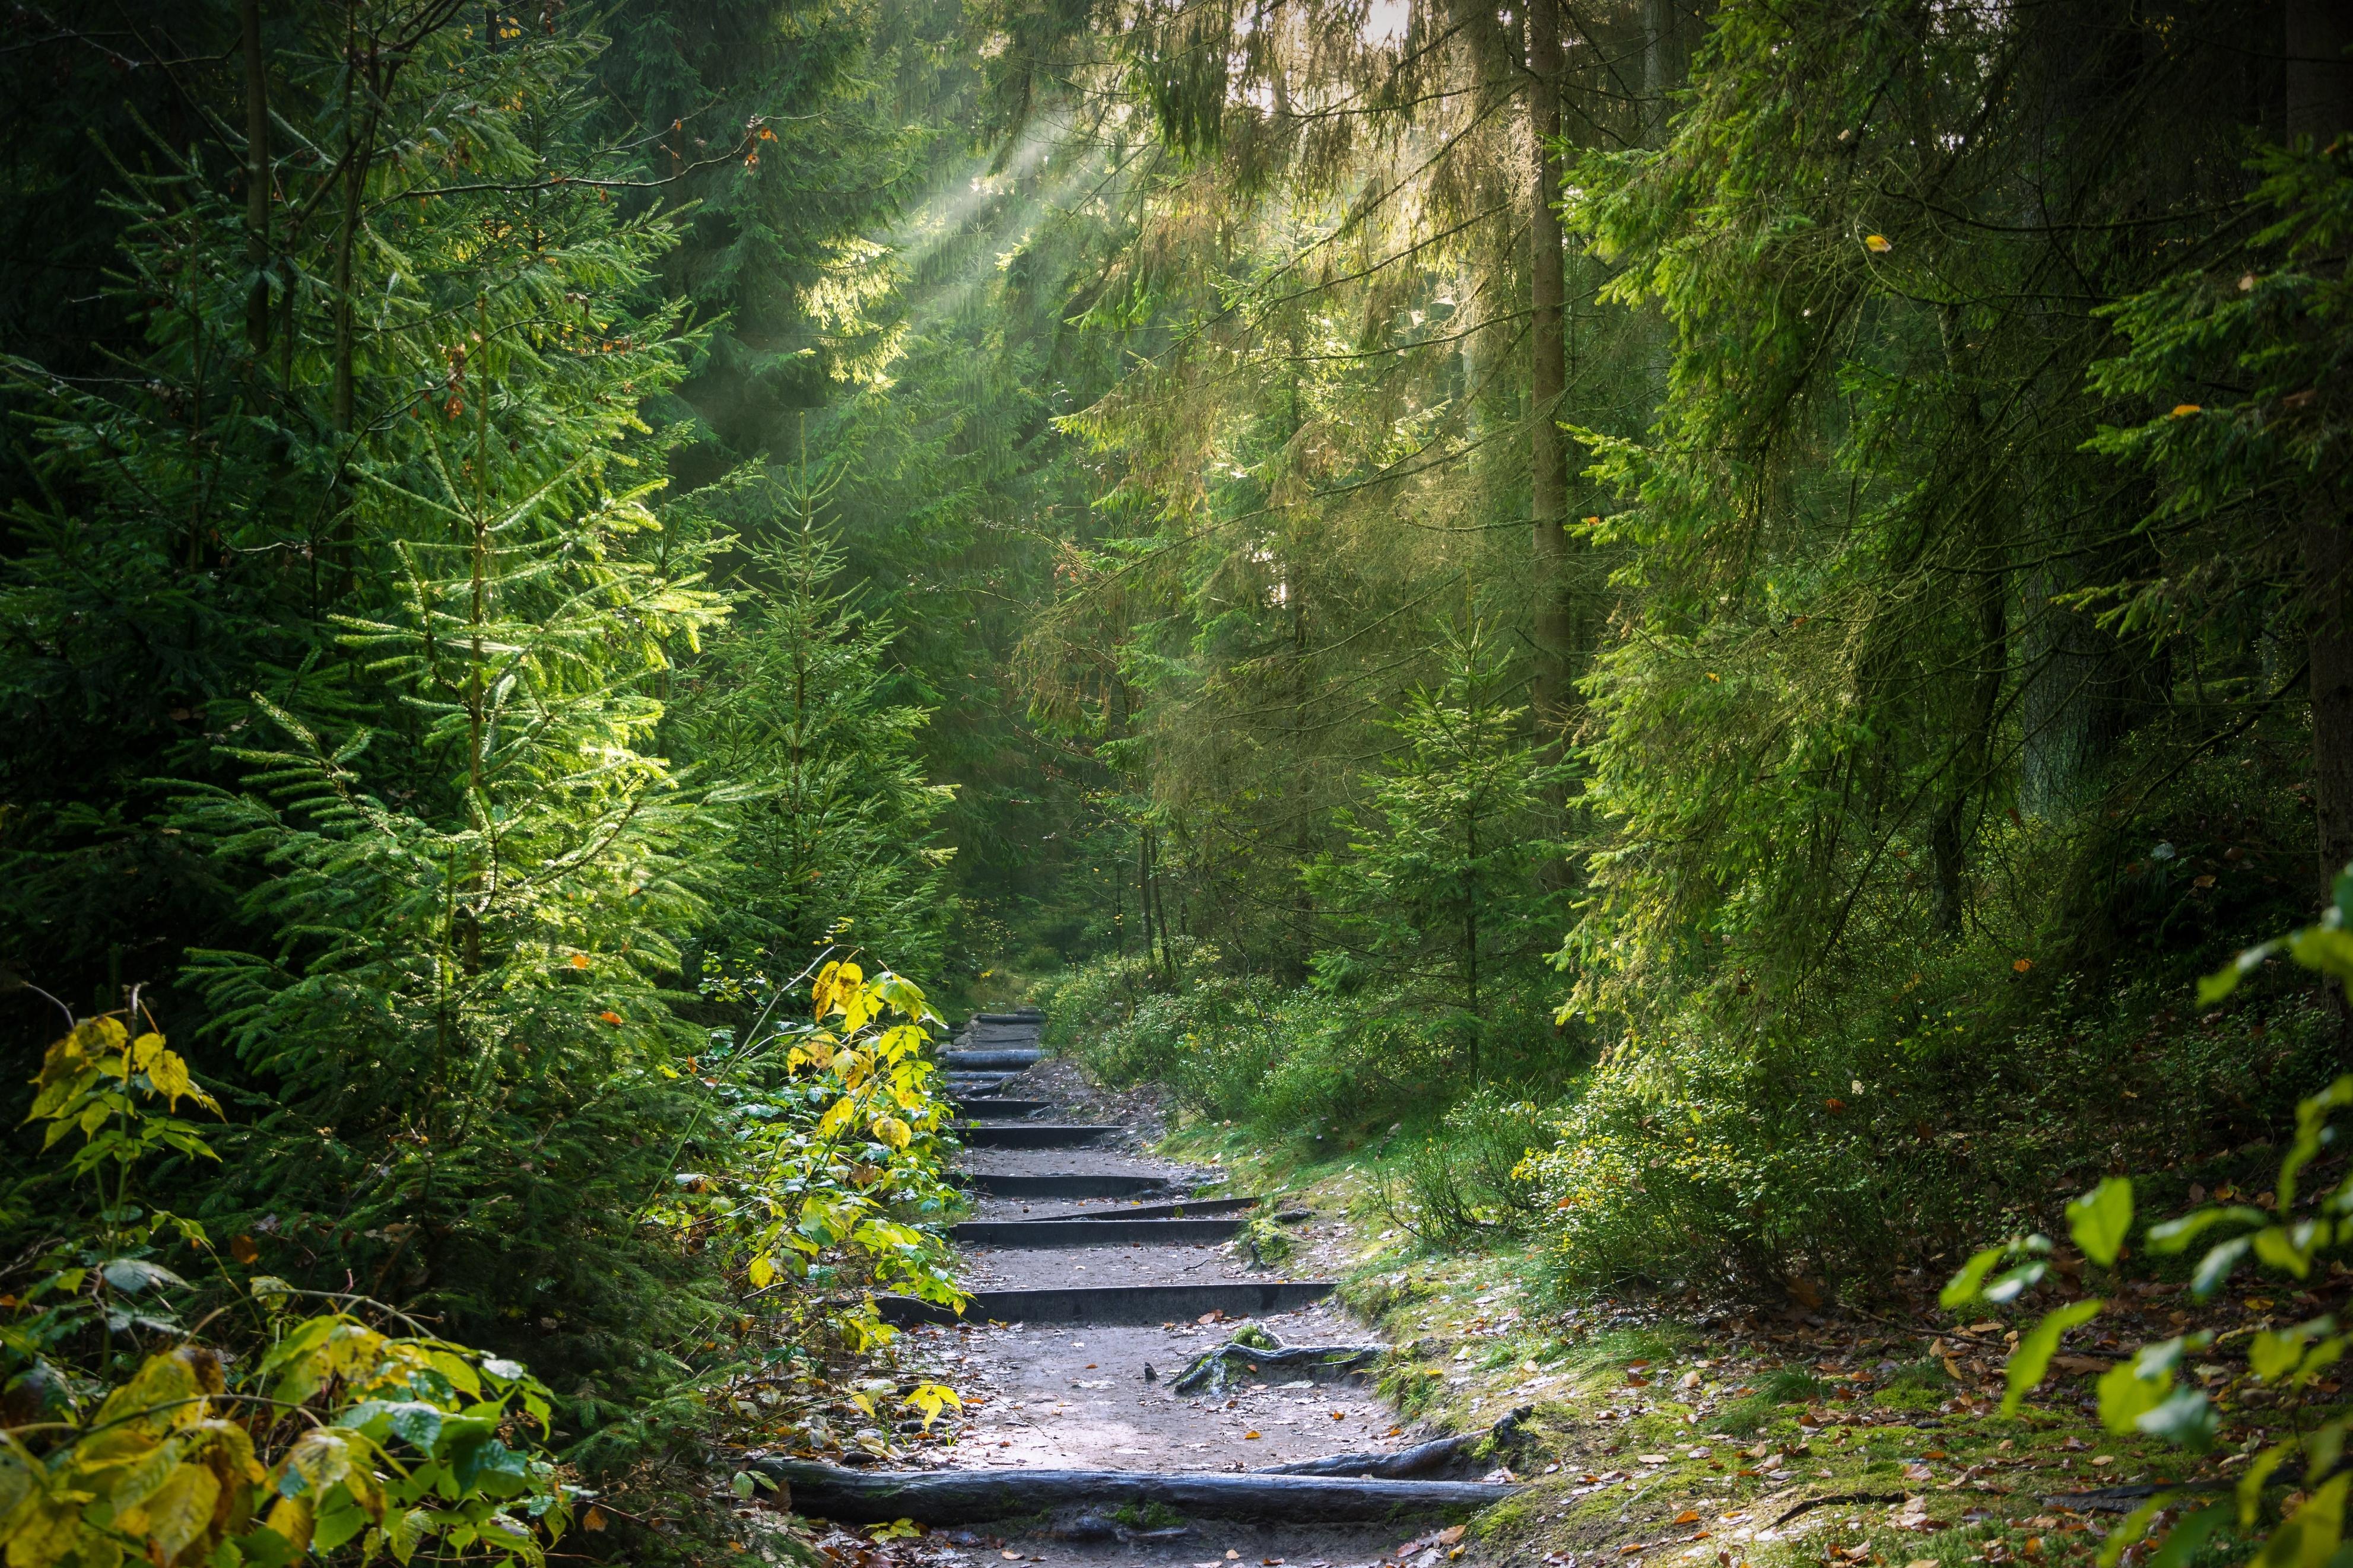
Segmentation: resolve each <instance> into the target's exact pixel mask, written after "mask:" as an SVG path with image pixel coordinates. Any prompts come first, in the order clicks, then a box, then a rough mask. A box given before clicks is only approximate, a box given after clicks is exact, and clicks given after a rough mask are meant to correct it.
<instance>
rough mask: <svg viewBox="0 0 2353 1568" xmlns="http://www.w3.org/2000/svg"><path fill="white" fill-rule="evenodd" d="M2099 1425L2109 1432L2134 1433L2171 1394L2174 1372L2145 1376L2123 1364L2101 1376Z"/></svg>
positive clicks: (2134, 1367) (2128, 1363) (2136, 1369)
mask: <svg viewBox="0 0 2353 1568" xmlns="http://www.w3.org/2000/svg"><path fill="white" fill-rule="evenodd" d="M2099 1386H2100V1425H2101V1426H2105V1427H2106V1428H2107V1429H2108V1430H2109V1431H2111V1432H2116V1433H2126V1432H2132V1431H2137V1430H2138V1428H2139V1426H2140V1418H2141V1417H2142V1416H2143V1415H2147V1414H2148V1413H2149V1412H2150V1411H2152V1410H2154V1409H2156V1408H2157V1407H2158V1405H2159V1404H2160V1403H2162V1402H2163V1400H2164V1398H2165V1396H2166V1395H2167V1394H2170V1393H2171V1392H2172V1391H2173V1371H2172V1369H2171V1368H2170V1367H2168V1368H2165V1369H2163V1370H2162V1371H2161V1372H2159V1373H2158V1375H2157V1376H2156V1377H2154V1378H2151V1377H2148V1376H2145V1375H2144V1374H2143V1373H2142V1371H2141V1369H2140V1368H2139V1367H2138V1366H2137V1365H2136V1364H2135V1363H2133V1362H2123V1363H2119V1364H2117V1365H2116V1366H2112V1367H2110V1368H2109V1369H2108V1370H2107V1371H2106V1372H2104V1373H2101V1374H2100V1385H2099Z"/></svg>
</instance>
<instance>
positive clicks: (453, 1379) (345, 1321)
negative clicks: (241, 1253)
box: [0, 1016, 572, 1568]
mask: <svg viewBox="0 0 2353 1568" xmlns="http://www.w3.org/2000/svg"><path fill="white" fill-rule="evenodd" d="M34 1082H35V1084H36V1085H37V1093H36V1096H35V1099H34V1103H33V1110H32V1111H31V1113H30V1115H29V1116H28V1117H27V1120H28V1121H47V1123H48V1124H49V1136H48V1139H47V1145H48V1146H50V1147H54V1146H55V1145H56V1144H57V1143H58V1142H59V1141H60V1140H61V1138H62V1137H63V1136H65V1135H67V1134H69V1133H70V1132H73V1131H80V1132H81V1134H82V1135H83V1138H84V1142H83V1144H82V1147H81V1148H80V1150H79V1151H77V1153H76V1156H75V1158H74V1159H73V1160H71V1161H69V1168H70V1169H72V1170H73V1171H74V1172H76V1173H100V1172H101V1170H102V1167H104V1166H106V1165H111V1166H113V1167H114V1168H115V1175H116V1180H115V1182H114V1183H113V1184H112V1186H111V1190H109V1191H108V1192H107V1194H106V1196H107V1198H108V1200H109V1206H108V1207H107V1208H105V1209H104V1210H103V1211H102V1212H101V1214H100V1216H99V1219H100V1224H99V1227H98V1228H97V1229H95V1230H94V1231H92V1232H91V1233H90V1235H88V1236H86V1237H70V1238H69V1239H68V1240H67V1241H66V1242H65V1243H64V1244H63V1246H62V1247H61V1248H59V1249H58V1250H59V1251H61V1252H63V1253H66V1254H72V1255H78V1256H79V1258H82V1259H87V1261H83V1262H75V1261H73V1259H72V1258H64V1259H61V1258H59V1257H58V1256H57V1255H55V1254H53V1255H52V1256H51V1257H50V1258H44V1259H42V1260H41V1261H40V1263H39V1264H38V1265H37V1268H40V1269H47V1270H48V1271H47V1273H45V1274H42V1275H40V1276H39V1277H37V1279H35V1280H34V1282H33V1284H32V1285H31V1286H30V1288H28V1289H26V1290H25V1291H24V1292H23V1294H22V1295H21V1296H12V1297H11V1298H10V1300H9V1312H10V1318H9V1321H7V1322H6V1323H5V1324H0V1369H5V1374H6V1376H7V1400H8V1404H9V1407H10V1410H11V1412H12V1424H11V1425H10V1426H8V1427H7V1429H6V1430H5V1432H0V1540H5V1541H6V1542H8V1555H9V1559H10V1561H11V1562H12V1563H24V1564H27V1565H28V1568H48V1565H50V1564H59V1563H63V1564H80V1565H84V1568H93V1565H99V1564H115V1563H121V1562H123V1561H124V1560H125V1558H126V1555H139V1556H143V1557H145V1558H147V1559H148V1560H150V1561H153V1562H156V1563H213V1564H221V1563H261V1564H269V1565H273V1568H274V1565H278V1564H283V1563H291V1562H294V1561H296V1560H297V1559H299V1558H301V1557H302V1556H303V1555H304V1554H305V1553H307V1552H315V1553H317V1554H318V1555H319V1556H320V1557H322V1558H325V1557H330V1556H332V1555H335V1554H337V1553H338V1552H341V1551H342V1549H343V1548H344V1547H345V1546H346V1545H347V1544H350V1543H353V1542H356V1543H357V1546H356V1555H357V1558H358V1559H359V1560H363V1561H364V1560H366V1559H370V1558H374V1557H375V1556H376V1555H378V1554H379V1553H380V1552H389V1553H390V1554H391V1555H392V1557H393V1558H394V1559H395V1560H396V1561H397V1562H400V1563H406V1562H408V1561H409V1560H410V1559H411V1558H412V1557H413V1556H414V1555H415V1554H416V1553H417V1552H418V1551H420V1550H429V1551H433V1552H439V1551H441V1550H445V1549H446V1550H450V1551H455V1552H461V1553H471V1552H475V1551H480V1552H481V1553H483V1554H484V1555H486V1556H487V1557H489V1558H491V1559H492V1560H497V1561H505V1562H518V1561H520V1562H525V1563H542V1562H543V1561H544V1560H545V1557H546V1549H547V1546H548V1545H549V1544H550V1543H552V1542H554V1541H555V1540H557V1539H559V1538H560V1537H561V1536H562V1535H563V1533H564V1531H565V1527H566V1526H567V1525H568V1524H569V1522H570V1520H571V1509H572V1494H570V1493H568V1492H567V1489H565V1487H564V1485H563V1484H562V1483H561V1482H559V1481H558V1479H556V1476H555V1470H554V1465H553V1463H552V1462H551V1461H550V1460H548V1459H547V1458H545V1457H543V1456H542V1455H540V1454H538V1453H537V1452H535V1451H534V1449H533V1447H521V1448H518V1447H510V1444H511V1443H512V1442H514V1441H516V1440H517V1439H518V1436H519V1435H521V1434H523V1433H525V1432H527V1431H528V1430H529V1429H530V1428H533V1427H535V1428H536V1429H537V1432H538V1434H539V1435H540V1436H544V1435H545V1433H546V1432H547V1429H548V1416H549V1414H550V1411H551V1408H552V1406H551V1403H550V1400H549V1396H548V1394H547V1390H546V1389H545V1388H543V1386H541V1384H539V1383H538V1382H537V1381H536V1380H534V1379H533V1378H532V1377H531V1375H530V1374H529V1373H526V1372H525V1371H524V1370H523V1368H522V1367H521V1366H519V1365H517V1364H515V1363H512V1362H509V1361H503V1360H501V1359H499V1358H497V1357H494V1356H490V1357H486V1356H483V1355H481V1354H480V1353H479V1352H474V1351H471V1350H469V1349H467V1348H466V1347H465V1346H463V1345H459V1344H456V1343H452V1342H448V1341H446V1340H442V1339H438V1338H434V1337H429V1336H421V1335H420V1336H410V1337H394V1336H389V1335H386V1334H385V1333H383V1332H381V1331H378V1330H376V1329H375V1328H372V1327H370V1326H369V1325H368V1324H367V1323H366V1322H364V1321H362V1320H361V1318H360V1317H358V1316H357V1315H355V1314H354V1313H353V1312H352V1311H348V1310H343V1311H334V1312H329V1313H325V1314H321V1315H316V1316H311V1317H298V1316H296V1315H295V1313H294V1311H293V1308H294V1306H295V1303H296V1302H297V1301H298V1300H300V1299H301V1297H303V1296H304V1295H306V1294H309V1293H308V1292H302V1291H298V1290H296V1289H294V1287H292V1286H291V1285H289V1284H288V1283H287V1282H286V1281H284V1280H282V1279H274V1278H270V1277H269V1276H258V1277H255V1278H253V1279H251V1280H250V1281H249V1286H248V1292H249V1302H248V1305H249V1306H250V1307H251V1309H252V1310H254V1312H255V1315H256V1316H257V1317H258V1318H259V1319H260V1320H261V1323H262V1329H263V1332H262V1335H261V1344H260V1346H259V1349H258V1352H257V1353H254V1354H249V1355H247V1356H243V1357H239V1358H237V1366H238V1371H237V1376H236V1380H235V1383H234V1384H232V1382H231V1380H230V1378H229V1377H228V1375H227V1372H226V1370H225V1367H224V1364H223V1358H222V1357H221V1355H220V1354H219V1353H217V1352H216V1351H214V1350H213V1349H211V1348H210V1347H208V1346H207V1345H206V1344H205V1343H204V1342H203V1341H202V1340H200V1339H199V1338H197V1337H196V1336H195V1334H193V1333H191V1332H190V1331H187V1330H185V1329H184V1328H182V1327H181V1326H180V1325H179V1324H178V1323H177V1322H175V1321H172V1320H171V1318H170V1317H169V1315H168V1313H165V1312H163V1311H161V1310H160V1309H158V1308H156V1307H154V1306H153V1305H150V1304H147V1303H144V1302H142V1301H141V1300H139V1299H140V1298H141V1296H142V1293H151V1294H153V1295H156V1296H160V1295H162V1294H164V1292H165V1291H167V1290H174V1289H177V1290H185V1289H187V1285H186V1281H185V1280H183V1279H180V1278H179V1277H178V1276H177V1275H175V1274H174V1273H173V1272H172V1271H171V1270H170V1269H168V1268H164V1267H162V1266H161V1265H160V1264H157V1263H155V1262H153V1260H152V1255H153V1250H154V1249H153V1247H149V1246H148V1245H147V1243H148V1242H149V1240H150V1239H151V1238H152V1237H153V1236H154V1235H155V1233H156V1232H157V1231H158V1230H159V1229H160V1228H161V1227H162V1226H163V1225H164V1224H165V1223H167V1222H168V1223H170V1224H172V1225H173V1226H174V1228H175V1229H176V1230H177V1231H178V1233H179V1235H180V1237H181V1238H182V1239H183V1240H185V1241H189V1242H193V1243H195V1244H197V1245H199V1246H203V1245H205V1244H206V1237H205V1235H204V1231H203V1229H202V1227H201V1226H196V1225H195V1224H194V1223H193V1222H190V1221H186V1220H177V1219H175V1218H174V1216H173V1215H164V1214H157V1215H142V1213H141V1211H140V1210H139V1209H137V1208H136V1207H134V1206H133V1205H132V1204H131V1202H130V1191H131V1184H132V1173H133V1170H134V1168H135V1167H136V1166H137V1165H139V1164H140V1163H142V1157H143V1156H145V1155H147V1154H149V1153H152V1152H155V1151H157V1150H159V1149H170V1150H174V1151H176V1152H180V1153H183V1154H188V1153H195V1154H204V1155H209V1154H210V1153H211V1150H210V1148H209V1147H208V1146H207V1145H206V1143H205V1142H204V1141H203V1140H202V1139H201V1138H200V1137H198V1136H197V1135H196V1133H195V1130H194V1129H193V1128H191V1127H189V1126H188V1125H187V1124H185V1123H183V1122H179V1121H176V1120H175V1119H174V1118H173V1117H172V1116H171V1115H170V1110H171V1108H172V1107H173V1106H174V1104H175V1103H176V1102H177V1101H178V1100H180V1099H182V1098H184V1097H185V1098H192V1099H195V1100H197V1101H198V1102H199V1103H203V1104H206V1105H211V1104H212V1103H213V1100H212V1097H211V1095H210V1094H208V1093H207V1092H206V1090H205V1089H202V1088H201V1087H199V1086H198V1085H197V1084H196V1083H195V1081H194V1079H192V1078H191V1076H190V1075H189V1072H188V1069H187V1064H186V1063H185V1061H184V1060H183V1059H182V1058H180V1057H179V1056H178V1054H177V1053H175V1052H174V1051H172V1050H171V1049H169V1047H167V1046H166V1045H165V1044H164V1037H163V1036H162V1035H161V1034H159V1033H157V1032H155V1031H153V1030H152V1029H151V1030H149V1031H148V1032H146V1033H144V1034H142V1035H141V1036H140V1037H138V1038H136V1039H132V1037H130V1035H129V1033H128V1031H127V1030H126V1029H125V1027H124V1026H123V1024H122V1021H121V1019H120V1018H118V1017H115V1016H101V1017H98V1018H92V1019H88V1020H84V1021H82V1022H80V1023H78V1024H76V1025H75V1026H73V1028H72V1029H71V1030H69V1032H68V1034H67V1035H66V1036H65V1037H63V1038H61V1039H59V1040H58V1041H57V1042H56V1043H55V1044H53V1045H52V1046H51V1047H49V1050H48V1053H47V1058H45V1060H44V1061H43V1064H42V1070H41V1073H40V1076H39V1077H38V1078H37V1079H35V1080H34ZM159 1099H160V1100H163V1101H164V1110H163V1111H161V1112H157V1111H154V1110H150V1109H149V1108H148V1106H147V1105H146V1104H145V1103H144V1102H146V1101H150V1100H159ZM61 1262H62V1263H63V1264H64V1265H65V1266H60V1263H61ZM85 1289H87V1291H88V1295H87V1298H86V1299H85V1295H84V1292H85ZM343 1299H344V1300H347V1301H349V1300H357V1299H355V1298H349V1297H346V1298H343ZM101 1309H102V1310H101ZM92 1330H98V1331H99V1332H98V1333H96V1334H93V1333H92V1332H91V1331H92ZM118 1335H122V1336H128V1337H129V1339H130V1341H131V1342H133V1343H135V1342H136V1341H137V1340H138V1339H139V1338H140V1337H142V1336H148V1335H153V1336H157V1337H161V1338H169V1339H176V1340H178V1341H179V1343H178V1344H177V1346H176V1347H175V1348H173V1349H171V1350H167V1351H160V1352H153V1353H148V1354H146V1355H144V1356H143V1357H139V1356H133V1355H129V1354H124V1353H121V1352H117V1351H116V1350H115V1348H114V1347H115V1345H116V1343H117V1340H116V1336H118ZM92 1348H95V1349H96V1351H97V1353H96V1354H95V1355H94V1356H92V1357H90V1359H89V1360H88V1361H87V1362H86V1363H84V1364H79V1365H77V1364H76V1363H75V1361H74V1359H73V1356H74V1352H76V1351H88V1350H90V1349H92ZM118 1362H121V1363H127V1375H125V1376H123V1377H121V1380H120V1381H119V1382H117V1381H114V1379H113V1378H112V1377H111V1375H110V1374H111V1373H112V1372H113V1371H114V1370H115V1364H116V1363H118ZM26 1411H29V1412H31V1413H33V1414H35V1415H42V1416H47V1417H48V1418H47V1419H33V1420H23V1419H14V1416H15V1415H16V1413H18V1412H26Z"/></svg>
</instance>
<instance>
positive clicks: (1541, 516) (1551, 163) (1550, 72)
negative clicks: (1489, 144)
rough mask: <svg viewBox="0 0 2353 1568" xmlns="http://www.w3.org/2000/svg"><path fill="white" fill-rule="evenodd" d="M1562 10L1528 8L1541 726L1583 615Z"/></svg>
mask: <svg viewBox="0 0 2353 1568" xmlns="http://www.w3.org/2000/svg"><path fill="white" fill-rule="evenodd" d="M1561 70H1562V63H1561V19H1560V4H1559V0H1532V3H1531V4H1530V5H1529V7H1528V141H1529V144H1530V146H1529V156H1530V163H1531V175H1532V179H1533V182H1534V189H1533V190H1532V191H1531V192H1530V193H1529V194H1530V198H1531V199H1530V202H1529V207H1530V211H1529V216H1528V250H1529V255H1528V306H1529V311H1530V320H1529V329H1528V336H1529V340H1530V342H1531V343H1532V344H1533V345H1534V352H1535V365H1534V367H1533V369H1532V370H1531V372H1530V374H1529V381H1528V392H1529V395H1528V416H1529V420H1528V422H1529V425H1530V426H1531V431H1532V436H1531V450H1530V458H1531V465H1530V472H1529V482H1528V508H1529V512H1530V514H1531V516H1533V518H1534V519H1535V590H1536V605H1535V646H1536V668H1535V686H1534V689H1533V691H1532V696H1533V698H1534V700H1535V721H1536V725H1537V728H1538V731H1539V732H1541V733H1544V734H1546V736H1547V737H1548V738H1549V737H1552V736H1556V735H1558V734H1559V733H1560V732H1561V731H1562V730H1563V729H1564V728H1565V726H1566V725H1567V716H1568V710H1569V706H1570V700H1571V697H1570V687H1569V681H1570V679H1571V676H1572V674H1573V671H1572V668H1571V664H1570V660H1571V657H1572V654H1573V651H1574V650H1573V648H1572V647H1571V643H1572V640H1573V637H1574V623H1573V617H1572V615H1571V611H1570V606H1569V603H1568V583H1567V577H1568V572H1567V566H1568V535H1567V533H1566V532H1565V531H1563V529H1562V526H1561V525H1562V523H1563V521H1565V520H1566V518H1567V512H1568V445H1567V439H1566V438H1565V437H1563V436H1562V435H1561V429H1560V414H1561V406H1560V405H1561V395H1562V394H1563V393H1564V392H1565V391H1566V390H1567V384H1568V334H1567V312H1566V309H1565V304H1566V292H1567V290H1566V288H1565V283H1564V279H1563V273H1562V262H1561V228H1560V214H1559V212H1558V210H1557V209H1556V207H1555V206H1554V205H1553V204H1554V203H1555V202H1556V201H1557V200H1558V199H1559V197H1560V160H1559V157H1558V155H1557V154H1556V153H1555V151H1554V149H1555V146H1556V144H1557V143H1558V142H1559V140H1560V78H1561Z"/></svg>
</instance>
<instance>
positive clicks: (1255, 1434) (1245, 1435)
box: [1242, 1432, 1258, 1438]
mask: <svg viewBox="0 0 2353 1568" xmlns="http://www.w3.org/2000/svg"><path fill="white" fill-rule="evenodd" d="M1242 1436H1243V1437H1244V1438H1250V1437H1255V1436H1258V1434H1257V1433H1255V1432H1245V1433H1243V1434H1242Z"/></svg>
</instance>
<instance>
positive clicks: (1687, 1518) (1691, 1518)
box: [1667, 1508, 1699, 1524]
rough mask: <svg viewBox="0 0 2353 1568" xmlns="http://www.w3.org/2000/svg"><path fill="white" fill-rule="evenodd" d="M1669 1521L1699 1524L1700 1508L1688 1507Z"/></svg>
mask: <svg viewBox="0 0 2353 1568" xmlns="http://www.w3.org/2000/svg"><path fill="white" fill-rule="evenodd" d="M1667 1522H1668V1523H1669V1524H1697V1523H1698V1522H1699V1510H1697V1509H1690V1508H1687V1509H1685V1510H1683V1512H1681V1513H1679V1514H1677V1515H1675V1517H1674V1518H1672V1519H1671V1520H1669V1521H1667Z"/></svg>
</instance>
